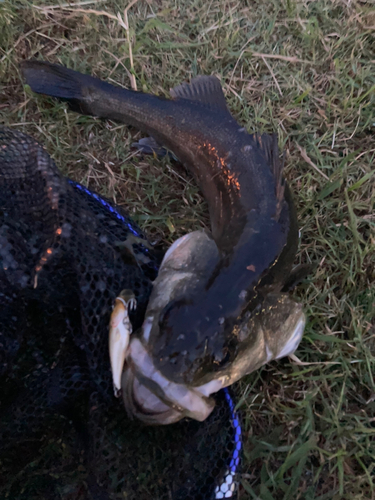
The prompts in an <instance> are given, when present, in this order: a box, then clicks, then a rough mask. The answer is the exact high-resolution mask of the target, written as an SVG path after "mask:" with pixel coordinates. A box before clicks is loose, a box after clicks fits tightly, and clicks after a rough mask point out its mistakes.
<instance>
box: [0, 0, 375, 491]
mask: <svg viewBox="0 0 375 500" xmlns="http://www.w3.org/2000/svg"><path fill="white" fill-rule="evenodd" d="M60 3H61V2H60ZM57 4H58V0H48V1H44V2H40V1H36V2H30V1H26V0H19V1H12V2H9V3H8V2H6V1H5V2H0V47H1V50H0V81H1V82H3V86H2V90H1V93H0V114H1V116H0V120H1V122H2V123H4V124H6V125H9V126H11V127H15V128H17V129H19V130H23V131H25V132H27V133H29V134H31V135H33V136H34V137H35V138H37V139H39V140H40V141H41V142H43V143H44V144H45V146H46V148H47V150H48V152H49V153H50V154H51V155H52V157H53V158H54V159H55V161H56V163H57V165H58V166H59V167H60V168H61V170H62V171H63V172H64V173H65V174H67V175H69V176H71V177H73V178H74V179H76V180H77V181H79V182H82V183H83V184H85V185H87V186H89V187H90V188H92V189H95V190H96V191H98V192H100V193H102V194H104V195H106V196H109V197H111V198H113V199H115V200H116V202H117V203H119V204H121V205H124V206H125V207H127V208H128V210H129V212H130V214H131V215H132V217H134V219H135V220H137V221H138V222H139V223H140V224H141V225H142V227H144V228H145V229H146V230H147V232H148V233H149V234H150V235H151V239H152V240H153V241H161V242H164V243H170V242H172V241H173V240H175V239H176V238H177V237H178V236H180V235H182V234H184V233H186V232H187V231H191V230H193V229H196V228H199V227H202V225H204V226H208V223H209V222H208V216H207V210H206V205H205V203H204V201H203V199H202V196H201V195H200V192H199V190H198V189H197V187H196V185H195V183H194V181H193V180H192V178H191V177H189V176H188V175H187V174H186V173H185V171H184V170H183V169H182V168H181V167H179V166H178V165H176V164H173V162H170V161H169V160H168V159H165V160H162V161H159V160H158V161H156V160H154V159H152V158H150V159H143V158H140V157H139V156H136V155H134V154H133V153H132V152H131V151H130V144H131V142H132V140H133V139H134V137H135V136H137V135H138V132H137V131H135V130H129V129H128V128H127V127H124V126H119V125H118V124H115V123H109V122H101V121H99V120H95V119H93V118H89V117H82V116H79V115H76V114H73V113H70V112H67V111H66V108H65V106H64V105H62V104H58V103H56V102H54V101H52V100H50V99H47V98H44V97H37V96H35V95H33V94H32V93H31V92H30V91H29V90H28V89H26V88H24V87H23V85H22V81H21V77H20V73H19V69H18V63H19V62H20V60H22V59H26V58H30V57H38V58H43V59H47V60H49V61H52V62H59V63H62V64H65V65H67V66H69V67H71V68H74V69H77V70H80V71H82V72H87V73H92V74H95V75H97V76H99V77H101V78H103V79H105V80H108V81H113V82H116V83H117V84H119V85H124V86H129V85H130V79H129V74H130V73H132V74H134V76H135V80H136V83H137V87H138V89H141V90H145V91H147V92H152V93H156V94H160V95H167V94H168V91H169V89H170V88H171V87H173V86H174V85H176V84H179V83H181V82H182V81H188V80H189V79H191V78H192V77H193V76H195V75H197V74H215V75H217V76H219V78H220V79H221V81H222V84H223V88H224V92H225V94H226V97H227V100H228V104H229V107H230V109H231V111H232V112H233V114H234V116H235V117H236V118H237V119H238V121H239V122H240V123H241V124H243V125H244V126H246V127H247V128H248V130H249V131H253V130H262V131H273V130H277V131H278V133H279V138H280V145H281V146H282V147H283V148H284V149H285V151H286V153H287V157H286V158H287V162H286V164H287V167H286V176H287V178H288V180H289V182H290V185H291V187H292V191H293V192H294V196H295V202H296V206H297V211H298V215H299V224H300V228H301V245H300V250H299V253H298V257H297V259H296V263H299V262H312V263H315V264H316V265H317V267H316V270H315V271H314V274H313V275H312V276H310V277H309V278H308V279H307V280H306V281H305V282H304V283H303V284H302V285H300V286H299V287H298V289H297V290H296V291H295V296H296V297H297V298H298V300H300V301H302V303H303V304H304V305H305V310H306V313H307V315H308V323H307V327H306V333H305V336H304V339H303V341H302V343H301V345H300V347H299V349H298V351H297V353H296V354H297V356H298V358H299V359H300V360H301V361H302V362H303V363H305V364H302V365H298V364H293V363H291V362H290V361H289V360H284V361H281V362H278V363H272V364H271V365H269V366H267V367H265V368H263V369H262V370H260V371H258V372H256V373H254V374H252V375H251V376H248V377H246V378H245V379H244V380H243V382H242V395H243V397H242V398H241V401H240V405H239V406H240V407H241V409H242V411H243V415H244V447H245V464H244V471H243V472H244V473H243V477H242V484H243V488H244V498H249V499H257V498H261V499H262V500H283V499H285V500H288V499H293V500H294V499H304V500H312V499H315V500H323V499H327V500H344V499H350V500H357V499H366V500H369V499H374V498H375V493H374V490H375V487H374V482H375V444H374V443H375V385H374V373H375V326H374V325H375V321H374V317H375V314H374V311H375V286H374V283H375V231H374V228H375V211H374V202H375V182H374V181H375V174H374V175H372V174H373V172H374V167H373V165H374V157H375V145H374V132H375V113H374V105H375V95H374V94H375V72H374V63H375V39H374V38H375V37H374V33H375V10H374V4H373V2H365V1H357V0H353V1H347V0H316V1H308V0H304V1H295V0H269V1H259V0H252V1H248V2H246V1H225V0H211V1H208V2H204V1H201V0H195V1H194V0H193V1H189V2H188V1H183V0H175V1H172V0H159V1H157V2H156V1H155V2H151V1H148V2H147V1H145V0H140V1H139V2H138V3H136V4H135V5H134V6H133V7H132V8H131V10H130V11H129V25H130V33H129V34H130V41H131V48H132V51H131V52H132V56H133V59H134V67H133V68H131V66H130V58H129V44H128V39H127V33H126V30H125V29H124V27H122V26H121V25H120V23H119V22H118V21H117V20H115V19H113V18H111V17H107V16H104V15H101V14H98V13H90V12H79V11H76V10H74V9H72V10H64V9H62V8H58V7H57ZM48 5H50V6H52V7H51V8H50V9H47V6H48ZM124 6H125V5H124V2H122V1H113V0H108V1H106V2H105V1H102V2H99V1H94V0H93V1H92V2H91V3H90V4H84V2H82V5H81V6H80V8H81V9H82V10H86V11H89V10H90V9H93V10H96V11H105V12H107V13H109V14H111V15H112V16H113V15H117V13H118V12H121V13H123V9H124ZM38 7H40V8H38Z"/></svg>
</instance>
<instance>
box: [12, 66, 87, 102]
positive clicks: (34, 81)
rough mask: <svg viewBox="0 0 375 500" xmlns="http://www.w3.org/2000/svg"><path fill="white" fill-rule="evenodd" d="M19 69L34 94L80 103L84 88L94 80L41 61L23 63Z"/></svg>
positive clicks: (83, 95)
mask: <svg viewBox="0 0 375 500" xmlns="http://www.w3.org/2000/svg"><path fill="white" fill-rule="evenodd" d="M21 69H22V73H23V76H24V77H25V80H26V83H27V84H28V85H30V87H31V89H32V90H33V91H34V92H36V93H38V94H45V95H49V96H52V97H57V98H59V99H66V100H71V99H72V100H73V101H80V100H81V99H83V98H84V97H85V87H87V86H88V85H90V84H91V85H92V84H93V83H94V84H95V80H96V79H95V78H93V77H91V76H89V75H83V74H81V73H78V72H77V71H73V70H71V69H68V68H65V67H64V66H58V65H57V64H51V63H48V62H42V61H24V62H23V63H21ZM92 80H93V81H92Z"/></svg>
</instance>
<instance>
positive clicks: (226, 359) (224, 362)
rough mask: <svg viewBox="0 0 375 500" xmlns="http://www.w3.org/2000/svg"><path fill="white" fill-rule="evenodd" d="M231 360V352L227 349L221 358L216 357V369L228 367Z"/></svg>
mask: <svg viewBox="0 0 375 500" xmlns="http://www.w3.org/2000/svg"><path fill="white" fill-rule="evenodd" d="M230 358H231V356H230V350H229V349H228V348H225V350H224V352H223V355H222V356H220V357H219V356H215V359H214V363H215V365H216V367H218V368H223V367H224V366H226V365H227V364H228V363H229V361H230Z"/></svg>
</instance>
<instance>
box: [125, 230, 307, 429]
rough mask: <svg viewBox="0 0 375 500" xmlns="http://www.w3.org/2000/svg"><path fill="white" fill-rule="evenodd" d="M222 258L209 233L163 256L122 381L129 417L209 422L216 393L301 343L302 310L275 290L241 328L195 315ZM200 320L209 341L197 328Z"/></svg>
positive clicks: (160, 421)
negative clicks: (204, 287) (203, 290)
mask: <svg viewBox="0 0 375 500" xmlns="http://www.w3.org/2000/svg"><path fill="white" fill-rule="evenodd" d="M192 248H194V252H192V251H191V249H192ZM197 248H198V249H199V250H198V251H197ZM197 255H198V256H199V257H200V258H197V257H196V256H197ZM202 256H205V257H204V258H202ZM194 259H196V262H195V261H194ZM219 260H220V256H219V252H218V250H217V247H216V245H215V243H214V241H213V240H212V237H211V236H210V235H209V234H208V233H205V232H203V231H196V232H194V233H189V235H186V236H184V237H182V238H180V239H179V240H177V242H175V243H174V245H172V247H171V248H170V249H169V250H168V252H167V253H166V255H165V257H164V260H163V262H162V265H161V267H160V271H159V275H158V277H157V279H156V280H155V282H154V289H153V292H152V294H151V297H150V301H149V304H148V308H147V311H146V316H145V321H144V323H143V326H142V328H141V329H140V330H138V331H137V332H136V333H135V334H133V335H132V338H131V341H130V346H129V350H128V355H127V359H126V365H125V370H124V371H123V374H122V383H121V386H122V395H123V400H124V404H125V407H126V409H127V411H128V413H129V414H130V415H132V416H135V417H137V418H138V419H140V420H142V421H144V422H145V423H147V424H169V423H172V422H176V421H178V420H180V419H181V418H183V417H186V416H187V417H190V418H194V419H196V420H199V421H202V420H204V419H205V418H207V417H208V415H209V414H210V413H211V411H212V410H213V408H214V400H213V398H212V397H211V395H212V394H213V393H215V392H217V391H218V390H220V389H222V388H224V387H227V386H229V385H231V384H233V383H234V382H236V381H237V380H239V379H240V378H242V377H243V376H244V375H246V374H249V373H251V372H252V371H254V370H256V369H258V368H259V367H261V366H262V365H263V364H265V363H267V362H269V361H271V360H274V359H279V358H281V357H284V356H288V355H289V354H292V353H293V352H294V351H295V349H296V348H297V347H298V344H299V342H300V340H301V338H302V335H303V331H304V326H305V316H304V313H303V311H302V307H301V305H300V304H298V303H296V302H295V301H293V300H292V299H290V298H289V296H288V295H287V294H273V293H269V294H268V295H267V296H266V297H265V299H264V300H263V302H262V303H261V305H260V306H259V307H257V308H256V309H255V310H253V311H251V312H245V313H244V315H243V317H241V319H240V320H239V321H238V322H237V323H236V324H235V325H228V324H226V323H225V321H218V322H216V324H213V322H212V321H210V317H212V315H211V313H210V311H208V312H207V311H205V313H206V312H207V318H203V319H202V317H201V315H197V317H198V318H199V320H197V318H195V317H194V315H193V316H192V315H191V311H194V309H195V307H196V308H197V310H198V309H199V306H200V295H201V289H200V288H199V287H200V283H202V281H203V282H206V278H207V276H210V275H211V274H212V272H213V270H214V269H215V267H216V266H217V264H218V262H219ZM202 278H204V279H202ZM192 291H193V292H192ZM194 292H195V293H194ZM213 312H214V313H215V311H213ZM215 314H216V313H215ZM206 320H207V324H205V325H203V328H202V321H206ZM197 321H199V322H200V323H199V328H198V330H199V331H202V330H203V331H204V332H205V337H204V338H201V337H200V336H199V335H198V333H197V331H195V327H196V325H197ZM224 334H225V335H224ZM215 335H216V336H217V338H218V339H219V340H220V341H217V342H215ZM223 339H224V340H223Z"/></svg>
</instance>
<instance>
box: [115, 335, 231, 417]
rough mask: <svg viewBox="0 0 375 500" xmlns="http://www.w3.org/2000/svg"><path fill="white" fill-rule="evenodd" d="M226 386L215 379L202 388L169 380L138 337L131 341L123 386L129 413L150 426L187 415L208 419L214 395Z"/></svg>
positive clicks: (122, 380) (212, 406)
mask: <svg viewBox="0 0 375 500" xmlns="http://www.w3.org/2000/svg"><path fill="white" fill-rule="evenodd" d="M222 387H224V381H223V380H220V379H218V380H215V381H212V382H209V383H208V384H204V385H202V386H200V387H187V386H185V385H183V384H176V383H174V382H172V381H170V380H168V379H167V378H166V377H164V375H162V374H161V373H160V371H158V370H157V368H156V367H155V365H154V363H153V362H152V358H151V357H150V355H149V354H148V352H147V350H146V348H145V347H144V346H143V344H142V342H141V341H140V340H139V339H138V338H133V339H132V340H131V343H130V346H129V351H128V356H127V360H126V365H125V369H124V371H123V373H122V379H121V388H122V397H123V401H124V405H125V408H126V411H127V412H128V415H129V416H130V417H133V418H134V417H135V418H137V419H139V420H141V421H142V422H143V423H145V424H148V425H167V424H171V423H174V422H178V421H179V420H181V419H182V418H184V417H190V418H193V419H195V420H198V421H200V422H201V421H203V420H205V419H206V418H207V417H208V416H209V415H210V413H211V412H212V410H213V409H214V406H215V402H214V400H213V399H212V398H210V397H209V396H210V394H212V393H213V392H217V391H218V390H220V389H221V388H222Z"/></svg>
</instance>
